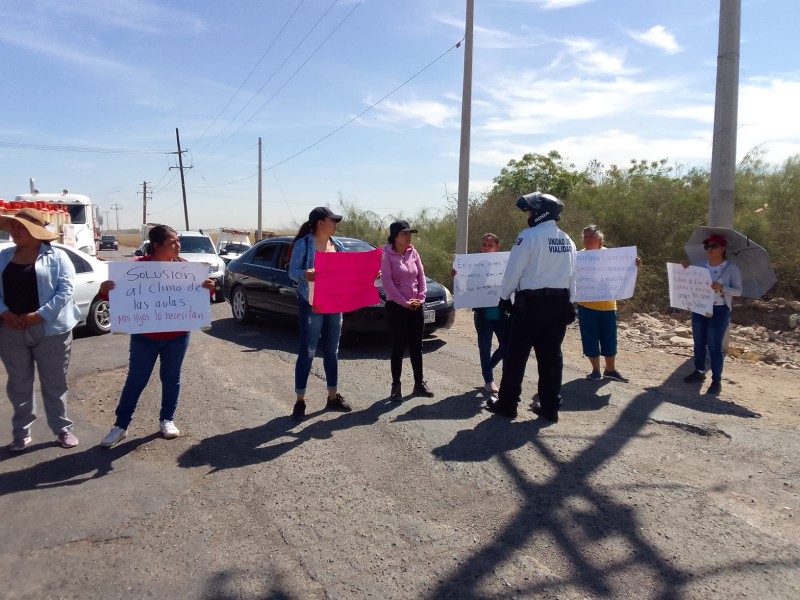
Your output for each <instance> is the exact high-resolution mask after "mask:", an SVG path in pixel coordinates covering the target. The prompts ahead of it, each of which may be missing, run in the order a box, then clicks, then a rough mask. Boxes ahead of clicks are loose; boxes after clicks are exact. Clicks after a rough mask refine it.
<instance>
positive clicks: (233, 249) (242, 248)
mask: <svg viewBox="0 0 800 600" xmlns="http://www.w3.org/2000/svg"><path fill="white" fill-rule="evenodd" d="M248 248H250V246H248V245H247V244H236V243H230V244H225V245H224V246H223V247H222V249H223V250H227V251H228V253H230V254H241V253H242V252H247V249H248Z"/></svg>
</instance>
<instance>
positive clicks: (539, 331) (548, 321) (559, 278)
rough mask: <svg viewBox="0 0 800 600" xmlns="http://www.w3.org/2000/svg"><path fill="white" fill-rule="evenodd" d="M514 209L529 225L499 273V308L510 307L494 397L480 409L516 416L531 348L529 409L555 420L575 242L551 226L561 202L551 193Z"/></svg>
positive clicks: (522, 200)
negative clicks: (533, 366) (533, 387)
mask: <svg viewBox="0 0 800 600" xmlns="http://www.w3.org/2000/svg"><path fill="white" fill-rule="evenodd" d="M517 208H519V209H521V210H523V211H526V212H528V213H530V216H529V217H528V225H529V228H528V229H526V230H524V231H523V232H522V233H520V234H519V237H518V238H517V240H516V242H514V246H513V247H512V248H511V255H510V256H509V258H508V266H507V267H506V272H505V275H504V276H503V284H502V288H501V291H500V298H501V299H500V309H501V310H510V311H511V327H510V330H511V334H510V339H509V342H508V349H507V350H506V354H505V358H504V360H503V378H502V381H501V382H500V392H499V394H498V396H497V398H490V399H489V401H488V403H487V407H486V408H487V410H489V411H490V412H493V413H495V414H498V415H503V416H505V417H509V418H512V419H513V418H514V417H516V416H517V404H518V403H519V401H520V394H521V392H522V378H523V377H524V376H525V366H526V363H527V362H528V357H529V356H530V353H531V348H533V349H534V350H535V352H536V362H537V365H538V368H539V389H538V393H539V400H538V401H537V402H536V404H534V407H533V412H535V413H536V414H537V415H539V416H540V417H542V418H544V419H546V420H548V421H552V422H554V423H556V422H558V408H559V406H560V405H561V395H560V392H561V373H562V370H563V367H564V359H563V356H562V354H561V343H562V342H563V341H564V335H565V334H566V331H567V325H569V324H570V323H571V322H572V321H574V320H575V311H574V309H573V307H572V304H571V303H570V294H571V291H572V290H573V289H574V285H575V244H574V243H573V241H572V240H571V239H570V237H569V236H568V235H567V234H566V233H564V232H563V231H561V230H560V229H559V228H558V225H557V224H556V221H558V220H559V219H560V218H561V211H562V210H563V209H564V204H563V203H562V202H561V200H559V199H558V198H556V197H555V196H551V195H550V194H542V193H541V192H534V193H532V194H527V195H525V196H522V197H521V198H520V199H519V200H517ZM512 294H514V303H513V308H512V304H511V300H510V298H511V295H512Z"/></svg>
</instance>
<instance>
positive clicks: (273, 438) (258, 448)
mask: <svg viewBox="0 0 800 600" xmlns="http://www.w3.org/2000/svg"><path fill="white" fill-rule="evenodd" d="M398 406H400V405H399V404H397V403H394V402H391V401H389V400H388V399H385V400H379V401H377V402H375V403H374V404H373V405H372V406H369V407H367V408H365V409H362V410H358V411H353V412H349V413H338V416H337V417H336V418H333V419H326V420H320V421H313V422H311V423H308V421H309V420H311V419H314V418H315V417H318V416H320V415H321V414H322V413H323V412H326V411H324V410H319V411H317V412H314V413H310V414H307V415H306V419H305V421H304V423H308V424H306V425H305V426H304V425H303V423H298V422H297V421H295V420H294V419H292V417H291V416H288V415H285V416H280V417H276V418H274V419H272V420H271V421H267V422H266V423H264V424H263V425H259V426H257V427H251V428H249V429H239V430H237V431H231V432H229V433H221V434H219V435H214V436H211V437H208V438H205V439H202V440H200V441H199V442H198V443H197V444H195V445H194V446H192V447H191V448H189V449H188V450H187V451H186V452H184V453H183V454H181V455H180V456H179V457H178V466H180V467H182V468H185V469H190V468H194V467H202V466H204V465H208V466H210V467H211V472H212V473H213V472H216V471H222V470H225V469H238V468H241V467H247V466H251V465H257V464H260V463H264V462H269V461H271V460H275V459H276V458H278V457H280V456H282V455H284V454H286V453H287V452H290V451H291V450H293V449H294V448H296V447H298V446H299V445H300V444H302V443H303V442H305V441H307V440H311V439H320V440H324V439H329V438H331V437H333V434H334V433H335V432H337V431H344V430H346V429H350V428H352V427H365V426H367V425H373V424H375V423H377V422H378V419H379V418H380V417H381V415H383V414H386V413H388V412H390V411H392V410H394V409H395V408H397V407H398ZM278 440H281V441H278Z"/></svg>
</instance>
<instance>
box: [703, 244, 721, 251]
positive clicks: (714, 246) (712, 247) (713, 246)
mask: <svg viewBox="0 0 800 600" xmlns="http://www.w3.org/2000/svg"><path fill="white" fill-rule="evenodd" d="M717 248H720V245H719V244H703V250H716V249H717Z"/></svg>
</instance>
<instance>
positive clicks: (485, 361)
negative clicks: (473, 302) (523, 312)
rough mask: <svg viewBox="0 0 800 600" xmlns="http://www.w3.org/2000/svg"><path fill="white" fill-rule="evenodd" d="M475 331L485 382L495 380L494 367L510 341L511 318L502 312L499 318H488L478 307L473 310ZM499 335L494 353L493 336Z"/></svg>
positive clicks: (501, 358)
mask: <svg viewBox="0 0 800 600" xmlns="http://www.w3.org/2000/svg"><path fill="white" fill-rule="evenodd" d="M473 319H474V321H475V331H476V333H477V334H478V356H479V357H480V359H481V374H482V375H483V382H484V383H491V382H493V381H494V373H493V370H494V368H495V367H496V366H497V365H498V363H499V362H500V361H501V360H503V354H504V353H505V349H506V342H508V324H509V321H510V319H509V318H508V317H507V316H506V315H505V314H501V315H500V318H499V319H487V318H486V314H485V311H483V310H481V309H480V308H476V309H475V310H474V311H473ZM493 336H496V337H497V350H495V351H494V354H492V337H493Z"/></svg>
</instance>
